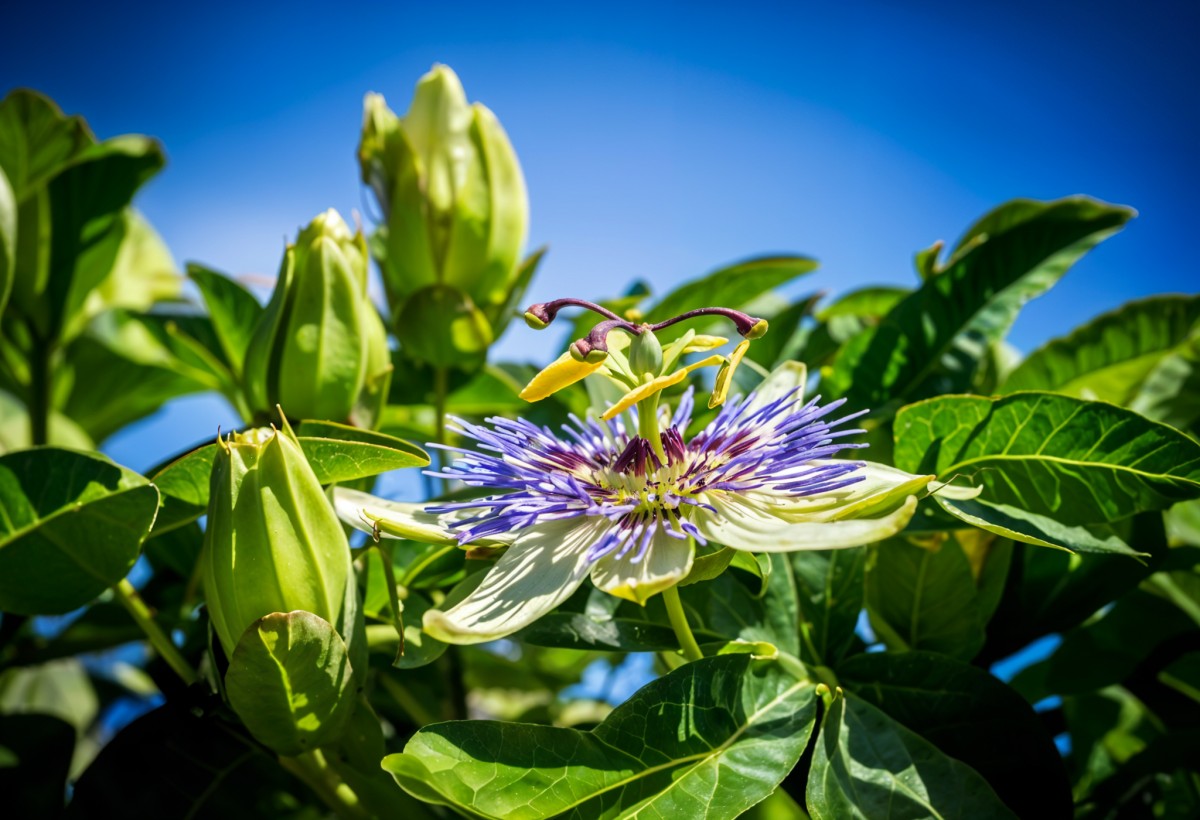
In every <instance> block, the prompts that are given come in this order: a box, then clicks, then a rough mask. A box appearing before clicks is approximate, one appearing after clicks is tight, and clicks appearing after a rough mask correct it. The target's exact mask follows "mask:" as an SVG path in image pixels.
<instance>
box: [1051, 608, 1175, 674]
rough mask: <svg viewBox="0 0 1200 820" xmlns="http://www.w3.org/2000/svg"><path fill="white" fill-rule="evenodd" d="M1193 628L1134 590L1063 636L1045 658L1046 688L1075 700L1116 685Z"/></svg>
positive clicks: (1173, 612)
mask: <svg viewBox="0 0 1200 820" xmlns="http://www.w3.org/2000/svg"><path fill="white" fill-rule="evenodd" d="M1195 629H1196V623H1195V622H1194V621H1193V620H1192V619H1191V618H1189V617H1188V616H1186V615H1185V614H1183V612H1182V611H1180V610H1179V609H1178V608H1177V607H1175V606H1173V605H1172V604H1171V603H1170V602H1169V601H1166V600H1164V599H1162V598H1160V597H1158V596H1157V595H1151V594H1150V593H1148V592H1143V591H1142V590H1138V589H1135V590H1133V591H1132V592H1128V593H1126V594H1125V595H1122V596H1121V597H1120V598H1118V599H1117V601H1116V603H1114V604H1113V605H1112V607H1111V608H1110V609H1108V610H1107V611H1106V612H1105V613H1104V614H1103V615H1102V616H1100V617H1099V618H1097V619H1096V620H1094V621H1090V622H1088V623H1086V624H1084V625H1083V626H1080V627H1077V628H1076V629H1074V630H1072V631H1071V632H1069V633H1067V635H1066V637H1065V638H1063V642H1062V645H1061V646H1059V647H1058V649H1057V650H1055V652H1054V654H1053V655H1051V656H1050V666H1049V669H1048V671H1047V675H1046V686H1047V687H1048V688H1049V690H1050V691H1051V692H1053V693H1055V694H1059V695H1075V694H1081V693H1083V692H1090V691H1092V690H1095V689H1101V688H1103V687H1105V686H1109V685H1110V684H1115V683H1120V682H1121V681H1123V680H1125V678H1126V677H1127V676H1129V674H1130V673H1132V672H1133V671H1134V669H1136V668H1137V666H1138V664H1139V663H1141V662H1142V661H1143V660H1145V659H1146V658H1147V657H1148V656H1149V655H1150V653H1151V652H1152V651H1153V650H1154V649H1155V648H1156V647H1158V646H1159V645H1160V644H1162V643H1163V642H1164V641H1168V640H1170V639H1171V638H1174V637H1176V636H1178V635H1183V634H1185V633H1188V632H1191V631H1193V630H1195Z"/></svg>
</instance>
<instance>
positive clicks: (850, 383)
mask: <svg viewBox="0 0 1200 820" xmlns="http://www.w3.org/2000/svg"><path fill="white" fill-rule="evenodd" d="M1132 216H1133V212H1132V211H1131V210H1129V209H1128V208H1122V207H1118V206H1113V205H1108V204H1106V203H1102V202H1098V201H1096V200H1092V199H1087V198H1085V197H1071V198H1068V199H1060V200H1056V201H1053V202H1033V201H1031V200H1016V201H1014V202H1011V203H1008V204H1006V205H1003V206H1001V207H1000V208H998V209H996V210H995V211H993V212H992V213H991V214H988V215H987V216H985V217H984V219H983V220H981V222H980V223H977V225H976V226H974V227H973V228H972V229H971V230H970V231H968V234H967V237H965V240H966V241H965V242H963V243H962V244H961V245H960V247H959V248H958V249H957V250H956V252H955V254H954V255H953V256H952V258H951V259H950V260H949V262H947V263H946V265H945V266H944V268H943V269H942V270H941V271H940V272H939V273H938V274H937V275H936V276H931V277H929V278H927V279H926V280H925V281H924V282H923V283H922V284H921V286H920V287H919V288H917V289H916V290H915V291H913V292H912V293H911V294H910V295H908V296H907V297H905V298H904V299H903V300H902V301H901V302H899V303H898V304H897V305H896V306H895V307H894V308H893V309H892V310H891V311H890V312H889V313H888V314H887V316H885V317H884V319H883V321H882V322H881V323H880V324H879V326H878V327H877V328H875V329H874V330H871V331H868V332H867V333H864V334H862V335H861V336H858V337H856V338H855V339H854V340H853V342H851V343H850V344H848V345H847V346H846V347H845V348H844V349H843V350H842V352H841V354H839V356H838V358H837V360H836V362H835V363H834V365H833V370H832V372H831V373H830V374H829V378H827V379H826V380H825V383H824V384H823V386H822V390H823V391H824V392H825V393H826V394H827V395H832V396H846V397H848V398H849V399H850V402H851V404H852V405H854V406H856V407H879V406H882V405H883V404H885V403H887V402H888V401H890V400H892V399H895V398H903V397H913V398H919V397H921V396H922V395H927V394H929V392H930V391H932V390H938V389H939V388H940V389H941V391H942V392H944V391H946V390H962V389H965V388H966V387H967V386H968V384H969V378H970V376H971V373H970V370H969V369H963V370H960V372H959V373H958V374H954V373H951V374H950V377H949V378H948V379H947V381H948V384H933V383H932V382H933V381H934V380H935V379H936V377H937V376H938V375H939V370H940V369H941V368H943V366H944V362H945V357H947V356H948V354H952V353H953V352H954V345H955V343H956V341H958V340H959V338H960V334H963V333H964V332H967V331H970V332H971V333H972V334H973V335H974V336H975V337H976V338H979V339H980V340H988V341H995V340H998V339H999V338H1002V337H1003V335H1004V333H1005V332H1006V331H1007V329H1008V327H1009V325H1011V323H1012V320H1013V319H1014V318H1016V314H1017V311H1018V310H1019V309H1020V306H1021V305H1022V304H1024V303H1025V302H1026V301H1028V300H1029V299H1031V298H1033V297H1035V296H1038V295H1040V294H1041V293H1044V292H1045V291H1046V290H1047V289H1049V288H1050V287H1051V286H1053V285H1054V283H1055V282H1057V281H1058V279H1059V278H1060V277H1061V276H1062V275H1063V274H1064V273H1066V271H1067V270H1068V269H1069V268H1070V267H1071V266H1072V265H1073V264H1074V263H1075V262H1076V261H1077V260H1078V259H1079V258H1080V257H1081V256H1083V255H1084V254H1085V253H1086V252H1087V251H1089V250H1090V249H1091V248H1092V247H1094V246H1095V245H1096V244H1097V243H1098V242H1100V241H1101V240H1103V239H1105V238H1106V237H1108V236H1109V235H1111V234H1112V233H1114V232H1115V231H1117V230H1119V229H1120V228H1121V226H1122V225H1124V224H1125V222H1126V221H1128V220H1129V219H1130V217H1132Z"/></svg>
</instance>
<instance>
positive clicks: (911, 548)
mask: <svg viewBox="0 0 1200 820" xmlns="http://www.w3.org/2000/svg"><path fill="white" fill-rule="evenodd" d="M872 551H873V553H874V554H873V555H872V556H871V558H870V560H869V562H868V566H867V576H866V579H867V580H866V601H867V612H868V614H869V615H870V617H871V626H872V627H873V628H874V630H875V633H876V634H877V635H878V636H879V637H880V638H881V639H882V640H883V642H884V643H885V644H887V646H888V648H889V649H894V650H904V649H928V650H931V651H934V652H941V653H942V654H945V655H949V656H951V657H953V658H958V659H960V660H970V659H971V658H973V657H974V656H975V654H976V653H977V652H978V651H979V649H980V648H981V647H982V646H983V641H984V626H985V623H984V620H983V616H982V613H981V612H980V606H979V600H978V595H977V593H976V590H975V580H974V578H973V577H972V575H971V565H970V564H969V563H968V561H967V557H966V555H965V554H964V553H963V551H962V548H961V547H960V546H959V545H958V543H957V542H956V541H954V540H952V539H947V540H945V541H944V542H943V543H941V544H940V545H936V546H931V547H930V548H923V547H918V546H915V545H913V544H910V543H908V542H907V541H905V540H904V539H899V538H893V539H891V540H889V541H885V542H883V543H881V544H879V545H878V546H876V547H873V548H872Z"/></svg>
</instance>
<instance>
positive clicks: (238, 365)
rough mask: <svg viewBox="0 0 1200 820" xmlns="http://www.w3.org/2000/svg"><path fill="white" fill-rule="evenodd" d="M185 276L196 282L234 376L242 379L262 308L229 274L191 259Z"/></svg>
mask: <svg viewBox="0 0 1200 820" xmlns="http://www.w3.org/2000/svg"><path fill="white" fill-rule="evenodd" d="M187 270H188V278H190V279H191V280H192V281H193V282H195V283H196V287H198V288H199V289H200V295H201V296H202V297H203V298H204V306H205V307H206V308H208V316H209V318H210V319H211V320H212V326H213V330H214V331H215V333H216V337H217V339H218V341H219V342H220V344H221V349H222V350H223V351H224V353H225V359H226V361H227V362H229V368H230V370H231V371H232V372H233V375H234V376H236V377H238V378H241V375H242V362H243V361H244V360H245V358H246V350H247V348H249V346H250V339H251V337H253V336H254V329H255V327H256V326H257V325H258V320H259V318H260V317H261V316H262V313H263V308H262V305H260V304H259V303H258V300H257V299H255V298H254V295H253V294H252V293H250V291H248V290H246V289H245V288H244V287H242V286H241V285H239V284H238V283H237V282H235V281H234V280H233V279H230V278H229V277H228V276H223V275H222V274H219V273H217V272H216V271H213V270H209V269H208V268H205V267H203V266H201V265H197V264H195V263H194V262H189V263H188V266H187Z"/></svg>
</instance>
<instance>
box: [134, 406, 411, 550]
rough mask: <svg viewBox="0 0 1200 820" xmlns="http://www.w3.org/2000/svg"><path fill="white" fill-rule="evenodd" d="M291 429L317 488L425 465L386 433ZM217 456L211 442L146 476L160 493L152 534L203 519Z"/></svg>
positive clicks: (307, 426)
mask: <svg viewBox="0 0 1200 820" xmlns="http://www.w3.org/2000/svg"><path fill="white" fill-rule="evenodd" d="M295 429H296V432H297V435H298V438H299V440H300V447H301V449H302V450H304V455H305V457H306V458H307V459H308V463H309V464H310V465H311V466H312V468H313V472H314V473H316V475H317V479H318V480H319V481H320V482H321V483H322V484H339V483H343V482H347V481H354V480H355V479H359V478H367V477H369V476H374V475H379V474H380V473H385V472H388V471H389V470H396V469H400V468H402V467H422V466H425V465H427V464H428V463H429V457H428V456H427V455H426V454H425V451H424V450H422V449H421V448H419V447H416V446H415V445H412V444H409V443H408V442H407V441H403V440H401V439H398V438H393V437H392V436H389V435H387V434H385V433H377V432H374V431H372V430H363V429H361V428H358V427H350V426H349V425H345V424H338V423H336V422H332V421H301V422H299V423H298V424H297V425H296V426H295ZM216 454H217V444H216V442H214V443H212V444H206V445H204V446H202V447H197V448H196V449H194V450H191V451H189V452H187V453H185V454H183V455H182V456H180V457H179V458H177V459H175V460H174V461H172V462H171V463H170V464H167V465H166V466H165V467H163V468H162V469H160V470H158V471H157V472H156V473H155V474H154V475H153V476H152V477H151V481H153V482H154V486H156V487H158V489H159V491H160V492H161V493H162V512H161V513H160V514H159V522H158V526H157V527H156V528H155V530H154V531H155V533H156V534H157V533H161V532H165V531H167V530H169V529H173V528H174V527H178V526H181V525H183V524H186V523H188V522H189V521H194V520H195V519H196V518H198V517H200V516H201V515H204V511H205V510H206V509H207V507H208V482H209V477H210V476H211V474H212V465H213V459H214V458H215V457H216Z"/></svg>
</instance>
